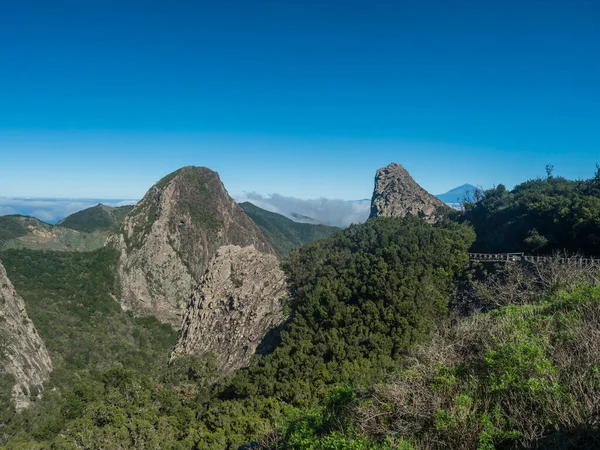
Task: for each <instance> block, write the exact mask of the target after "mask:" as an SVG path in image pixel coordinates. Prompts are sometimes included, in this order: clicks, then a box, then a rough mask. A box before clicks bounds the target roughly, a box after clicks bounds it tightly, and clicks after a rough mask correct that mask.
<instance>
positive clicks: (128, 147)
mask: <svg viewBox="0 0 600 450" xmlns="http://www.w3.org/2000/svg"><path fill="white" fill-rule="evenodd" d="M0 1H1V0H0ZM599 21H600V2H597V1H593V0H590V1H583V0H580V1H578V0H573V1H552V0H548V1H541V0H539V1H527V0H521V1H510V0H508V1H505V0H503V1H494V0H485V1H474V0H473V1H444V0H440V1H428V0H420V1H417V0H415V1H401V0H397V1H392V0H387V1H377V0H363V1H355V0H256V1H254V0H238V1H233V0H222V1H216V0H214V1H198V0H197V1H178V0H169V1H167V0H164V1H151V0H144V1H139V2H138V1H128V0H102V1H101V0H97V1H96V0H74V1H70V2H66V1H62V0H54V1H46V0H44V1H40V2H30V1H27V0H19V1H18V2H17V1H1V10H0V196H42V197H44V196H48V197H54V196H57V197H102V198H139V197H141V196H142V195H143V193H144V192H145V190H146V189H147V188H148V187H149V186H150V185H151V184H152V183H154V182H155V181H157V180H158V179H159V178H160V177H161V176H163V175H165V174H167V173H168V172H170V171H172V170H174V169H177V168H178V167H180V166H183V165H189V164H193V165H205V166H208V167H210V168H212V169H214V170H217V171H218V172H219V173H220V174H221V177H222V178H223V180H224V181H225V184H226V187H227V188H228V189H229V191H230V192H231V193H232V194H238V193H241V192H243V191H257V192H259V193H262V194H269V193H275V192H276V193H281V194H283V195H293V196H297V197H301V198H311V197H319V196H324V197H330V198H344V199H357V198H365V197H369V196H370V195H371V190H372V183H373V176H374V172H375V170H376V169H377V168H378V167H380V166H383V165H385V164H387V163H389V162H391V161H397V162H399V163H402V164H404V165H405V167H407V169H408V170H409V171H410V172H411V174H412V175H413V176H414V178H415V179H416V180H417V181H418V182H419V183H421V184H422V185H423V186H424V187H425V188H426V189H428V190H429V191H431V192H433V193H440V192H444V191H446V190H448V189H450V188H452V187H455V186H457V185H460V184H463V183H466V182H468V183H472V184H478V185H483V186H484V187H489V186H491V185H493V184H497V183H501V182H502V183H505V184H507V185H509V186H512V185H514V184H516V183H518V182H520V181H523V180H525V179H527V178H532V177H535V176H538V175H543V174H544V166H545V164H546V163H548V162H551V163H553V164H554V165H555V172H556V174H559V175H564V176H567V177H570V178H587V177H590V176H591V175H592V174H593V172H594V167H595V163H596V162H597V161H598V162H600V154H599V150H600V26H599V25H598V24H599Z"/></svg>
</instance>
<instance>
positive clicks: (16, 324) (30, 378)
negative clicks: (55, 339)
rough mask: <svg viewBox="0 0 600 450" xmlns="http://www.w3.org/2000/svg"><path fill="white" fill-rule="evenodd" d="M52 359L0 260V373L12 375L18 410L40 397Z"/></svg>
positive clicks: (50, 369) (50, 368) (14, 396)
mask: <svg viewBox="0 0 600 450" xmlns="http://www.w3.org/2000/svg"><path fill="white" fill-rule="evenodd" d="M51 371H52V361H51V360H50V356H49V355H48V351H47V350H46V347H45V345H44V343H43V342H42V339H41V338H40V336H39V335H38V333H37V331H36V329H35V327H34V326H33V323H32V322H31V320H30V319H29V317H28V316H27V311H26V310H25V303H24V302H23V299H22V298H21V297H19V296H18V295H17V293H16V291H15V289H14V287H13V285H12V284H11V282H10V280H9V279H8V277H7V275H6V270H4V266H2V264H1V263H0V374H5V375H9V376H12V377H13V378H14V380H15V384H14V386H13V400H14V402H15V408H16V410H17V411H20V410H23V409H25V408H27V407H28V406H29V405H30V403H31V401H32V400H34V399H35V398H38V397H41V393H42V389H43V384H44V382H45V381H46V380H47V379H48V376H49V375H50V372H51Z"/></svg>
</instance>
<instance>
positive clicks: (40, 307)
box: [0, 249, 176, 448]
mask: <svg viewBox="0 0 600 450" xmlns="http://www.w3.org/2000/svg"><path fill="white" fill-rule="evenodd" d="M117 258H118V255H117V253H116V252H115V251H113V250H110V249H100V250H97V251H94V252H86V253H83V252H52V251H47V252H41V251H32V250H5V251H3V252H0V260H1V261H2V264H3V265H4V267H5V268H6V271H7V273H8V276H9V278H10V280H11V281H12V283H13V284H14V286H15V289H16V290H17V292H18V293H19V294H20V295H21V296H22V297H23V299H24V300H25V304H26V308H27V312H28V314H29V317H30V318H31V320H32V321H33V323H34V324H35V326H36V328H37V330H38V332H39V334H40V336H41V338H42V339H43V340H44V342H45V344H46V347H47V348H48V351H49V353H50V357H51V358H52V361H53V363H54V368H55V370H54V372H53V373H52V375H51V379H50V382H49V384H48V386H47V388H46V393H45V395H44V398H43V400H42V401H41V402H39V403H38V404H37V405H36V406H35V407H34V408H33V409H31V410H30V411H26V412H24V413H22V414H20V415H16V416H15V415H12V416H10V415H9V414H8V411H6V410H7V409H10V408H11V405H10V403H5V404H3V405H2V406H1V408H2V412H0V414H3V415H4V416H5V417H6V416H10V419H9V420H8V421H7V423H5V424H4V426H3V427H2V428H0V444H2V442H4V441H5V440H6V439H7V436H8V435H13V436H26V439H35V440H40V441H46V440H48V441H50V440H52V439H53V438H54V437H55V435H56V433H58V431H60V430H61V429H62V427H63V426H64V424H65V421H66V420H68V419H69V418H73V417H74V416H76V415H77V413H76V412H75V411H74V410H72V409H70V408H72V407H73V405H71V404H70V402H72V401H74V402H76V398H74V397H73V396H75V397H76V396H77V395H79V394H77V392H78V390H81V389H83V390H84V391H85V392H88V390H91V391H94V390H95V389H96V388H97V386H98V383H101V380H102V373H103V372H105V371H107V370H109V369H112V368H127V369H133V370H135V371H137V372H138V373H140V374H145V375H151V374H156V373H157V372H158V371H159V370H160V368H162V367H165V366H166V362H167V361H168V355H169V351H170V349H171V347H172V346H173V345H174V343H175V337H176V336H175V332H173V331H172V329H171V327H169V326H167V325H163V324H160V323H159V322H158V321H157V320H156V319H154V318H144V319H136V318H133V317H132V316H131V315H129V314H127V313H125V312H123V311H122V310H121V308H120V306H119V304H118V303H117V302H116V301H115V300H114V298H113V297H112V296H111V294H112V293H113V292H114V283H115V282H116V280H115V277H114V265H115V264H116V261H117ZM91 391H90V392H91ZM90 392H88V393H90ZM86 395H87V394H86ZM90 395H91V394H90ZM27 448H30V447H27Z"/></svg>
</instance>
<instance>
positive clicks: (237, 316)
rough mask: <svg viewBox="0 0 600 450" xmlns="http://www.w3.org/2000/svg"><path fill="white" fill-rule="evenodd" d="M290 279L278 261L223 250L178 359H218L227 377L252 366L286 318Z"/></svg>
mask: <svg viewBox="0 0 600 450" xmlns="http://www.w3.org/2000/svg"><path fill="white" fill-rule="evenodd" d="M286 296H287V290H286V286H285V275H284V273H283V272H282V270H281V269H280V268H279V261H278V260H277V258H276V257H275V256H274V255H271V254H264V253H261V252H259V251H258V250H256V249H255V248H254V247H253V246H247V247H239V246H236V245H227V246H223V247H221V248H219V250H218V252H217V254H216V255H215V257H214V258H213V259H212V260H211V262H210V264H209V266H208V269H207V271H206V273H205V274H204V276H203V277H202V279H201V281H200V284H199V286H198V289H197V290H196V291H195V292H194V293H193V295H192V297H191V299H190V304H189V306H188V309H187V312H186V315H185V319H184V321H183V326H182V328H181V331H180V332H179V338H178V342H177V345H176V347H175V350H174V351H173V355H172V359H173V358H177V357H179V356H183V355H200V356H201V355H205V354H208V353H214V355H215V356H216V362H217V366H218V367H219V369H220V370H221V371H222V372H223V373H225V374H227V373H232V372H234V371H235V370H237V369H239V368H241V367H244V366H247V365H248V364H249V362H250V358H251V357H252V355H253V354H254V353H255V352H256V348H257V346H258V344H259V343H260V342H261V340H262V339H263V338H264V336H265V335H266V334H267V333H268V332H269V331H270V330H271V329H272V328H274V327H276V326H277V325H280V324H281V323H282V322H283V321H284V319H285V317H284V314H283V312H282V301H283V299H284V298H285V297H286Z"/></svg>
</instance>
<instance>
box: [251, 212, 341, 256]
mask: <svg viewBox="0 0 600 450" xmlns="http://www.w3.org/2000/svg"><path fill="white" fill-rule="evenodd" d="M240 208H242V209H243V210H244V212H245V213H246V214H248V216H250V218H251V219H252V220H253V221H254V223H255V224H256V225H258V227H259V228H260V229H261V231H262V232H263V234H264V235H265V237H266V238H267V240H268V241H269V244H271V246H272V247H273V248H274V249H275V251H276V252H277V255H279V256H280V257H284V256H286V255H287V254H288V253H289V252H290V251H291V250H293V249H294V248H297V247H301V246H303V245H304V244H308V243H309V242H313V241H316V240H318V239H322V238H325V237H327V236H330V235H331V234H333V233H335V232H336V231H337V230H339V228H337V227H330V226H328V225H313V224H310V223H298V222H294V221H293V220H291V219H288V218H287V217H285V216H282V215H281V214H277V213H273V212H270V211H266V210H264V209H262V208H259V207H258V206H256V205H253V204H252V203H250V202H244V203H240Z"/></svg>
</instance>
